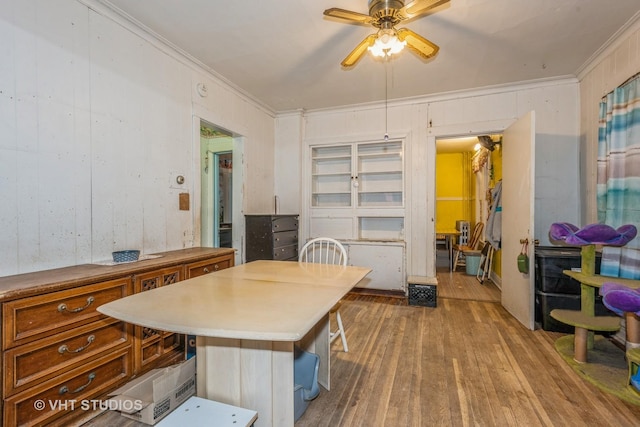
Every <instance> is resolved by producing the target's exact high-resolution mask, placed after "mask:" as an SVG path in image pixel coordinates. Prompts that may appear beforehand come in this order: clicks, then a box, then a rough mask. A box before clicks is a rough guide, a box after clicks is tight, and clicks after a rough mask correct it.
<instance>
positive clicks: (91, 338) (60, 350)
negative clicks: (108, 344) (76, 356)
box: [58, 335, 96, 354]
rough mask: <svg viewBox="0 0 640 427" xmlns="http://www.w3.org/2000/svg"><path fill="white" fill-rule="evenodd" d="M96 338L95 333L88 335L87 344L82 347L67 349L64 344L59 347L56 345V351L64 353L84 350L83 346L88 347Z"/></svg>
mask: <svg viewBox="0 0 640 427" xmlns="http://www.w3.org/2000/svg"><path fill="white" fill-rule="evenodd" d="M95 339H96V337H95V335H89V336H88V337H87V344H86V345H83V346H82V347H78V348H76V349H75V350H69V347H67V345H66V344H63V345H61V346H60V347H58V353H60V354H65V353H80V352H81V351H82V350H84V349H85V348H87V347H89V346H90V345H91V343H92V342H93V341H94V340H95Z"/></svg>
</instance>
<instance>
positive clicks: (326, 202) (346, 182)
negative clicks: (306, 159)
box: [311, 145, 353, 208]
mask: <svg viewBox="0 0 640 427" xmlns="http://www.w3.org/2000/svg"><path fill="white" fill-rule="evenodd" d="M351 164H352V156H351V145H340V146H331V147H316V148H313V149H312V150H311V165H312V166H311V169H312V170H311V181H312V182H311V186H312V188H311V206H313V207H324V208H329V207H351V205H352V203H351V186H352V184H351V182H352V180H353V178H352V174H351V170H352V169H351Z"/></svg>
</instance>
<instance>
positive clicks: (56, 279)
mask: <svg viewBox="0 0 640 427" xmlns="http://www.w3.org/2000/svg"><path fill="white" fill-rule="evenodd" d="M234 252H235V250H234V249H232V248H201V247H197V248H187V249H179V250H175V251H168V252H160V253H157V254H153V255H160V257H159V258H153V259H148V260H143V261H137V262H130V263H122V264H117V265H99V264H81V265H75V266H70V267H62V268H56V269H51V270H43V271H36V272H32V273H23V274H16V275H13V276H5V277H0V302H1V301H8V300H12V299H18V298H24V297H27V296H31V295H37V294H40V293H43V292H52V291H57V290H63V289H70V288H73V287H77V286H82V285H85V284H89V283H95V282H99V281H105V280H111V279H115V278H118V277H122V276H126V275H129V274H133V273H142V272H145V271H151V270H154V269H157V268H162V267H167V266H171V265H177V264H182V263H189V262H196V261H200V260H204V259H208V258H212V257H215V256H223V255H228V254H234Z"/></svg>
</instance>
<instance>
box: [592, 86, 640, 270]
mask: <svg viewBox="0 0 640 427" xmlns="http://www.w3.org/2000/svg"><path fill="white" fill-rule="evenodd" d="M597 170H598V176H597V206H598V222H600V223H604V224H608V225H610V226H612V227H614V228H618V227H620V226H621V225H624V224H634V225H636V226H637V227H638V228H640V75H636V76H634V77H633V78H632V79H630V80H629V81H627V82H625V83H624V84H623V85H622V86H620V87H618V88H616V89H615V90H614V91H613V92H611V93H609V94H608V95H606V96H605V97H604V98H602V101H601V102H600V119H599V126H598V168H597ZM639 248H640V244H639V242H638V238H636V239H634V240H632V241H631V242H630V243H629V244H628V245H627V246H626V247H625V248H622V249H620V248H605V251H604V252H603V265H602V269H601V274H603V275H610V276H618V277H627V278H633V279H639V278H640V251H638V250H637V249H639Z"/></svg>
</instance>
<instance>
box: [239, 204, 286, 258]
mask: <svg viewBox="0 0 640 427" xmlns="http://www.w3.org/2000/svg"><path fill="white" fill-rule="evenodd" d="M245 223H246V232H247V237H246V244H245V247H246V258H247V262H249V261H256V260H261V259H266V260H278V261H287V260H291V261H297V260H298V215H245Z"/></svg>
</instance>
